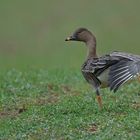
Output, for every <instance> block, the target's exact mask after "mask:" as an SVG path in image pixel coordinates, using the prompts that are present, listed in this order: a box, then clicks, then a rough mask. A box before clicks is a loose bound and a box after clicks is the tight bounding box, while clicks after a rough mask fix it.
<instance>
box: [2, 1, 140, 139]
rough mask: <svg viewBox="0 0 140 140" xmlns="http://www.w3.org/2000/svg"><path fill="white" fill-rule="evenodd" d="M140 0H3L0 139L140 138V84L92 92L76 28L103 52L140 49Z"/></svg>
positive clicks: (84, 55) (82, 46)
mask: <svg viewBox="0 0 140 140" xmlns="http://www.w3.org/2000/svg"><path fill="white" fill-rule="evenodd" d="M139 5H140V1H138V0H134V1H132V0H127V1H126V0H117V1H112V0H94V1H93V0H87V1H81V0H77V1H74V0H71V1H66V0H65V1H64V0H61V1H54V0H40V1H34V0H24V1H19V0H13V1H11V0H7V1H1V2H0V20H1V21H0V140H20V139H23V140H25V139H29V140H46V139H47V140H129V139H130V140H139V139H140V120H139V118H140V83H139V82H138V81H136V82H133V83H131V84H129V85H126V86H124V87H122V88H121V89H120V90H119V91H118V92H117V93H115V94H114V93H112V92H110V91H109V89H102V90H101V93H102V98H103V104H104V108H103V109H102V110H99V108H98V104H97V101H96V96H95V92H94V90H92V88H91V87H90V86H89V85H88V84H87V83H86V81H85V80H84V78H83V77H82V74H81V72H80V67H81V65H82V63H83V61H84V60H85V57H86V47H84V44H82V43H76V42H65V41H64V40H65V38H66V37H67V36H69V35H70V34H71V33H72V32H73V31H74V30H75V29H76V28H77V27H86V28H88V29H90V30H91V31H93V32H94V34H95V35H96V37H97V50H98V54H106V53H109V52H112V51H113V50H119V51H126V52H131V53H136V54H140V41H139V40H140V39H139V36H140V28H139V27H140V16H139V13H140V8H139Z"/></svg>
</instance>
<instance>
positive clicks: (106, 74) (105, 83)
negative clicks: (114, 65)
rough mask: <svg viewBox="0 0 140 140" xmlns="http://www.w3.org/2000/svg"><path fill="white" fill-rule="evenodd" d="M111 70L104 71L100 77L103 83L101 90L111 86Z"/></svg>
mask: <svg viewBox="0 0 140 140" xmlns="http://www.w3.org/2000/svg"><path fill="white" fill-rule="evenodd" d="M109 70H110V69H109V68H108V69H106V70H105V71H103V72H102V73H101V74H100V75H99V76H98V79H99V80H100V81H101V88H105V87H108V86H109V81H108V78H109Z"/></svg>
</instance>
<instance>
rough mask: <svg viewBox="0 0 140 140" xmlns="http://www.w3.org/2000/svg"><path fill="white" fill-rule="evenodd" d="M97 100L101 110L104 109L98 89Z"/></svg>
mask: <svg viewBox="0 0 140 140" xmlns="http://www.w3.org/2000/svg"><path fill="white" fill-rule="evenodd" d="M96 98H97V102H98V105H99V107H100V109H102V106H103V105H102V98H101V95H100V92H99V89H98V88H97V89H96Z"/></svg>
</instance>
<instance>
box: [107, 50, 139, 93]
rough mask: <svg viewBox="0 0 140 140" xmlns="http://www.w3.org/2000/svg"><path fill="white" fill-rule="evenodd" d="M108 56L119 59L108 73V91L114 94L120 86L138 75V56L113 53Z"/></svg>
mask: <svg viewBox="0 0 140 140" xmlns="http://www.w3.org/2000/svg"><path fill="white" fill-rule="evenodd" d="M110 56H112V57H114V56H115V57H118V58H121V59H120V61H119V62H118V63H116V64H115V65H112V66H111V67H110V72H109V86H110V90H113V91H114V92H116V91H117V90H118V88H119V87H120V86H121V85H123V84H124V83H126V82H127V81H129V80H131V79H133V78H135V77H137V76H139V75H140V56H138V55H132V54H128V53H123V52H113V53H112V54H110Z"/></svg>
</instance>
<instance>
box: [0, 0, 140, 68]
mask: <svg viewBox="0 0 140 140" xmlns="http://www.w3.org/2000/svg"><path fill="white" fill-rule="evenodd" d="M139 13H140V1H139V0H133V1H132V0H116V1H113V0H86V1H85V0H60V1H56V0H24V1H21V0H5V1H4V0H1V2H0V68H1V69H9V68H20V69H26V68H29V67H31V68H32V67H35V68H47V69H52V68H65V67H66V68H76V69H77V68H78V69H79V67H80V66H81V64H82V62H83V61H84V59H85V57H86V52H85V51H86V47H84V44H82V43H77V42H65V41H64V40H65V38H66V37H67V36H68V35H70V34H71V33H72V32H73V31H74V30H75V29H76V28H78V27H86V28H88V29H90V30H91V31H92V32H94V34H95V35H96V37H97V45H98V46H97V47H98V54H100V55H101V54H104V53H109V52H111V51H113V50H120V51H127V52H131V53H137V54H140V38H139V36H140V28H139V27H140V15H139Z"/></svg>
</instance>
